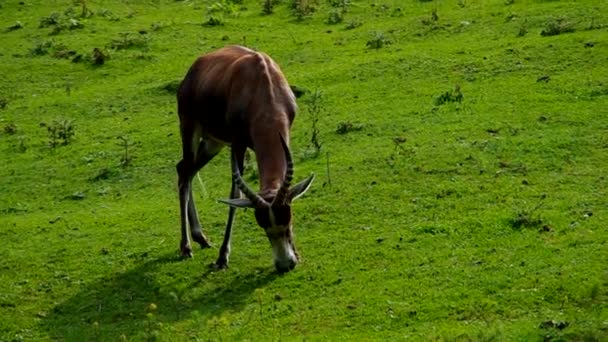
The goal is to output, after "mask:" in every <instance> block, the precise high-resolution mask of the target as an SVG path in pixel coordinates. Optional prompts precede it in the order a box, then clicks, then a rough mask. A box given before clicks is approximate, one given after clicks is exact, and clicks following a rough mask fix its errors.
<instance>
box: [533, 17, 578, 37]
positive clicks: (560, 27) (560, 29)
mask: <svg viewBox="0 0 608 342" xmlns="http://www.w3.org/2000/svg"><path fill="white" fill-rule="evenodd" d="M574 31H575V29H574V26H573V25H572V24H570V23H569V22H567V21H566V20H564V19H554V20H550V21H548V22H547V25H546V26H545V29H544V30H542V31H541V32H540V35H541V36H543V37H549V36H557V35H559V34H562V33H570V32H574Z"/></svg>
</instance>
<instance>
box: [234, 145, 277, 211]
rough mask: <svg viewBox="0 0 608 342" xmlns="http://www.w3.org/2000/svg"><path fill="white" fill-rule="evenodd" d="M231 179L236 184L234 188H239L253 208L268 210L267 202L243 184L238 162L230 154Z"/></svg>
mask: <svg viewBox="0 0 608 342" xmlns="http://www.w3.org/2000/svg"><path fill="white" fill-rule="evenodd" d="M232 178H233V179H234V181H235V182H236V186H237V187H238V188H239V190H241V192H242V193H243V194H244V195H245V197H246V198H247V199H248V200H250V201H251V203H252V204H253V206H254V207H255V208H268V207H269V206H270V204H268V202H266V200H264V199H263V198H262V196H260V195H258V193H257V192H255V191H253V190H252V189H251V188H250V187H249V186H248V185H247V184H246V183H245V181H244V180H243V178H242V177H241V172H240V171H239V165H238V161H237V159H236V155H235V154H234V153H233V154H232Z"/></svg>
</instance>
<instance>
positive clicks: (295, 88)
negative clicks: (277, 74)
mask: <svg viewBox="0 0 608 342" xmlns="http://www.w3.org/2000/svg"><path fill="white" fill-rule="evenodd" d="M289 88H291V91H292V92H293V94H294V95H295V97H296V99H299V98H300V97H302V96H304V95H306V93H308V89H306V88H302V87H300V86H297V85H294V84H291V85H290V86H289Z"/></svg>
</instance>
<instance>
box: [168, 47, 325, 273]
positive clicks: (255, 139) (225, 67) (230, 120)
mask: <svg viewBox="0 0 608 342" xmlns="http://www.w3.org/2000/svg"><path fill="white" fill-rule="evenodd" d="M177 102H178V114H179V119H180V131H181V137H182V149H183V158H182V160H181V161H180V162H179V163H178V164H177V175H178V187H179V201H180V215H181V235H182V238H181V243H180V249H181V254H182V255H183V256H185V257H191V256H192V247H191V244H190V236H189V234H188V227H189V228H190V234H191V235H192V239H193V240H194V241H196V242H198V243H199V244H200V246H201V248H206V247H209V246H210V244H209V241H208V239H207V237H206V236H205V234H204V233H203V231H202V228H201V224H200V221H199V218H198V214H197V211H196V206H195V204H194V198H193V196H192V185H191V184H192V178H193V177H194V176H195V175H196V174H197V172H198V171H199V170H200V169H201V168H202V167H203V166H205V164H207V163H208V162H209V161H210V160H211V159H213V157H214V156H216V155H217V154H218V153H219V152H220V150H221V149H222V148H223V147H224V146H226V145H229V146H230V147H231V154H232V158H231V164H232V189H231V191H230V198H229V199H228V200H222V201H221V202H223V203H226V204H228V205H229V206H230V209H229V213H228V222H227V223H226V230H225V234H224V241H223V243H222V246H221V248H220V251H219V257H218V259H217V261H216V262H215V264H214V266H215V267H216V268H226V267H227V266H228V257H229V254H230V238H231V232H232V223H233V221H234V214H235V209H236V208H247V207H249V208H253V209H254V213H255V218H256V220H257V223H258V225H259V226H260V227H262V228H264V230H265V232H266V235H267V236H268V239H269V240H270V243H271V245H272V250H273V256H274V262H275V266H276V268H277V270H278V271H279V272H286V271H289V270H291V269H293V268H294V267H295V265H296V264H297V262H298V254H297V251H296V249H295V246H294V243H293V238H292V225H291V201H292V200H294V199H295V198H297V197H298V196H300V195H302V194H303V193H304V192H306V190H308V188H309V187H310V184H311V183H312V180H313V178H314V175H311V176H310V177H308V178H307V179H306V180H304V181H302V182H300V183H298V184H296V185H295V186H293V187H292V188H290V183H291V178H292V176H293V163H292V160H291V154H290V152H289V147H288V143H289V132H290V128H291V123H292V122H293V119H294V117H295V113H296V109H297V108H296V102H295V98H294V95H293V92H292V91H291V89H290V87H289V85H288V83H287V81H286V79H285V77H284V76H283V74H282V73H281V70H280V69H279V66H278V65H277V64H276V63H275V62H274V61H273V60H272V59H271V58H270V57H268V56H267V55H266V54H263V53H259V52H255V51H253V50H250V49H247V48H244V47H240V46H229V47H225V48H222V49H219V50H217V51H214V52H211V53H209V54H206V55H203V56H202V57H199V58H198V59H197V60H196V61H195V62H194V64H193V65H192V66H191V67H190V70H188V73H187V74H186V76H185V78H184V80H183V81H182V83H181V85H180V87H179V91H178V95H177ZM247 148H250V149H252V150H253V151H255V156H256V161H257V165H258V170H259V175H260V191H259V192H255V191H253V190H252V189H251V188H249V187H248V186H247V185H246V184H245V182H244V181H243V180H242V178H241V174H242V172H243V159H244V156H245V151H246V150H247ZM241 192H242V193H243V194H244V195H245V198H240V193H241Z"/></svg>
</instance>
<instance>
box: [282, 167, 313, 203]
mask: <svg viewBox="0 0 608 342" xmlns="http://www.w3.org/2000/svg"><path fill="white" fill-rule="evenodd" d="M314 179H315V174H314V173H313V174H312V175H310V177H308V178H306V179H305V180H303V181H301V182H300V183H298V184H296V185H294V186H293V187H291V189H289V194H287V198H288V199H289V201H293V200H295V199H298V198H299V197H300V196H302V195H304V193H305V192H306V191H308V189H310V185H311V184H312V181H313V180H314Z"/></svg>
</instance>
